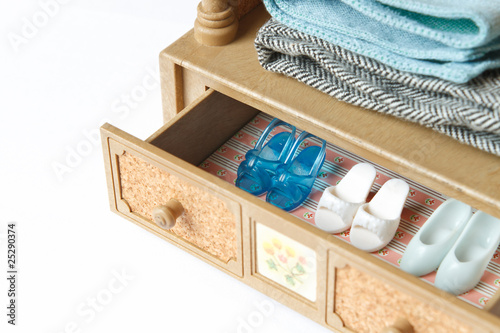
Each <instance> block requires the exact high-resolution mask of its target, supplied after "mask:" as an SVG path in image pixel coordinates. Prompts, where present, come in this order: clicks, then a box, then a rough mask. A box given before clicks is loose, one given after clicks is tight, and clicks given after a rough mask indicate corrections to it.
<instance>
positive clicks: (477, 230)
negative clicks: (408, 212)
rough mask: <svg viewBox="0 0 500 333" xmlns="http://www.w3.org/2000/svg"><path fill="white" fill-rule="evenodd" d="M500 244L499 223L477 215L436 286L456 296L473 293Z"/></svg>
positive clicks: (443, 265) (441, 268) (448, 258)
mask: <svg viewBox="0 0 500 333" xmlns="http://www.w3.org/2000/svg"><path fill="white" fill-rule="evenodd" d="M499 242H500V219H497V218H495V217H493V216H490V215H488V214H486V213H483V212H481V211H478V212H476V213H475V214H474V215H473V216H472V218H471V219H470V221H469V223H467V226H466V227H465V229H464V231H463V232H462V234H461V235H460V237H459V238H458V240H457V241H456V243H455V244H454V245H453V247H452V248H451V250H450V251H449V252H448V254H447V255H446V256H445V257H444V259H443V262H442V263H441V265H440V266H439V269H438V272H437V275H436V281H435V282H434V285H435V286H436V287H438V288H439V289H442V290H444V291H447V292H449V293H452V294H454V295H460V294H463V293H464V292H466V291H469V290H471V289H472V288H474V286H475V285H476V284H477V283H478V282H479V281H480V280H481V277H482V276H483V273H484V270H485V269H486V266H488V263H489V262H490V259H491V257H492V256H493V253H495V250H496V249H497V247H498V243H499Z"/></svg>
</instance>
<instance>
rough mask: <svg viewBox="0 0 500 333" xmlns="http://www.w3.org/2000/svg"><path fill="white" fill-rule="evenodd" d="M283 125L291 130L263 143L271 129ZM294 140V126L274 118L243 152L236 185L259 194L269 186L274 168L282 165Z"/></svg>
mask: <svg viewBox="0 0 500 333" xmlns="http://www.w3.org/2000/svg"><path fill="white" fill-rule="evenodd" d="M280 125H284V126H288V127H289V128H290V129H291V132H281V133H278V134H276V135H274V136H273V137H272V138H270V139H269V141H268V142H267V143H266V144H265V145H264V143H265V141H266V139H267V137H268V136H269V134H270V133H271V131H272V130H273V129H275V128H276V127H278V126H280ZM294 142H295V127H294V126H292V125H290V124H287V123H285V122H283V121H281V120H279V119H277V118H274V119H273V120H272V121H271V122H270V123H269V125H267V127H266V129H265V130H264V132H262V134H261V136H260V138H259V140H258V141H257V143H256V144H255V147H254V148H253V149H251V150H249V151H248V152H247V153H246V154H245V160H244V161H243V162H241V164H240V166H239V167H238V171H237V176H236V183H235V184H236V186H237V187H239V188H241V189H243V190H245V191H247V192H249V193H251V194H253V195H261V194H263V193H265V192H267V191H268V190H269V188H270V187H271V183H272V182H271V178H272V176H273V175H274V174H275V171H276V169H277V168H278V167H279V166H280V165H282V164H283V163H284V161H285V159H286V157H287V156H288V154H289V152H290V149H291V148H292V146H293V143H294Z"/></svg>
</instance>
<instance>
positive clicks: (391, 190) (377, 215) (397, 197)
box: [350, 179, 410, 252]
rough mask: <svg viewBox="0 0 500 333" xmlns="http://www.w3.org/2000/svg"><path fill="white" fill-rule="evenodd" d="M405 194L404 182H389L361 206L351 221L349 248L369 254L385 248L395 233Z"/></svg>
mask: <svg viewBox="0 0 500 333" xmlns="http://www.w3.org/2000/svg"><path fill="white" fill-rule="evenodd" d="M409 190H410V188H409V186H408V184H407V183H406V182H405V181H404V180H401V179H391V180H389V181H387V182H386V183H385V184H384V185H383V186H382V187H381V188H380V190H379V191H378V192H377V194H375V196H374V197H373V199H372V200H371V201H370V202H369V203H366V204H364V205H361V207H359V209H358V211H357V212H356V215H355V216H354V220H353V221H352V227H351V232H350V239H351V243H352V245H354V246H356V247H357V248H358V249H361V250H364V251H368V252H373V251H378V250H380V249H381V248H383V247H384V246H386V245H387V244H389V242H390V241H391V240H392V238H393V237H394V234H395V233H396V230H397V229H398V226H399V221H400V219H401V211H402V210H403V206H404V204H405V201H406V197H407V196H408V191H409Z"/></svg>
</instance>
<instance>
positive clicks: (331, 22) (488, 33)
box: [264, 0, 500, 83]
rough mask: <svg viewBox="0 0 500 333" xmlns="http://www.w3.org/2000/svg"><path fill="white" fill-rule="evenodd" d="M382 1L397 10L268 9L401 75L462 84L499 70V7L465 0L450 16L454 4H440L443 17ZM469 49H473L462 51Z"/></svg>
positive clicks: (270, 4)
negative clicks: (484, 73)
mask: <svg viewBox="0 0 500 333" xmlns="http://www.w3.org/2000/svg"><path fill="white" fill-rule="evenodd" d="M380 1H381V2H387V3H391V5H392V6H393V7H389V6H388V5H386V4H384V3H379V2H376V1H374V0H342V1H341V0H264V3H265V5H266V8H267V9H268V11H269V13H270V14H271V15H272V16H273V17H274V18H276V19H277V20H278V21H280V22H282V23H284V24H286V25H287V26H289V27H291V28H294V29H297V30H299V31H302V32H305V33H308V34H311V35H314V36H317V37H320V38H322V39H324V40H326V41H328V42H331V43H334V44H336V45H339V46H341V47H343V48H345V49H348V50H350V51H353V52H356V53H358V54H362V55H365V56H367V57H371V58H374V59H377V60H379V61H381V62H383V63H385V64H387V65H390V66H392V67H394V68H397V69H400V70H403V71H408V72H412V73H418V74H424V75H431V76H437V77H440V78H443V79H446V80H450V81H454V82H458V83H463V82H467V81H468V80H470V79H471V78H473V77H475V76H477V75H479V74H481V73H482V72H484V71H485V70H487V69H491V68H498V67H500V50H499V49H500V37H498V36H499V35H500V23H499V22H500V6H493V5H490V7H491V8H490V9H491V10H490V11H488V8H489V7H488V6H487V5H484V4H483V5H479V6H473V4H472V0H461V2H464V3H468V4H469V6H467V7H465V8H466V9H465V10H463V11H462V10H451V9H450V11H449V13H448V12H446V11H445V8H446V4H447V3H448V2H450V4H449V6H448V7H449V8H453V6H452V5H451V0H450V1H446V0H438V1H436V3H437V4H438V5H439V6H438V5H437V6H435V7H436V8H438V9H439V10H441V11H439V10H437V9H434V7H433V6H431V5H428V6H425V4H426V1H425V0H419V1H417V0H413V1H410V2H408V3H406V2H403V1H401V2H399V1H397V0H380ZM494 2H495V3H497V2H498V0H495V1H494ZM473 7H477V10H476V11H473V10H472V9H471V8H473ZM402 8H404V9H402ZM428 8H430V9H428ZM424 9H425V10H424ZM412 10H414V11H412ZM433 10H434V11H433ZM423 13H426V14H427V15H424V14H423ZM442 13H445V14H442ZM487 13H489V14H487ZM441 14H442V15H441ZM432 15H434V16H432ZM439 15H441V16H439ZM446 15H450V16H452V17H457V18H453V19H450V18H447V17H446ZM469 17H471V18H469ZM497 21H498V22H497ZM488 23H489V25H488ZM474 27H476V28H474ZM478 27H481V28H478ZM459 32H462V33H459ZM471 35H473V36H475V38H473V37H471ZM445 42H446V43H445ZM458 45H460V46H458ZM465 45H474V47H469V48H463V47H464V46H465Z"/></svg>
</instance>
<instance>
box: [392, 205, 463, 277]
mask: <svg viewBox="0 0 500 333" xmlns="http://www.w3.org/2000/svg"><path fill="white" fill-rule="evenodd" d="M471 216H472V208H471V207H470V206H469V205H466V204H464V203H462V202H460V201H458V200H455V199H448V200H446V201H445V202H444V203H443V204H441V206H439V207H438V209H436V210H435V211H434V213H432V215H431V216H430V217H429V219H428V220H427V221H426V222H425V223H424V225H423V226H422V228H420V230H419V231H418V232H417V233H416V234H415V236H413V238H412V240H411V241H410V243H409V244H408V246H407V247H406V250H405V253H404V254H403V258H402V259H401V265H400V267H401V269H402V270H404V271H406V272H408V273H410V274H413V275H416V276H422V275H426V274H429V273H430V272H432V271H434V270H436V268H438V266H439V264H441V261H443V259H444V257H445V256H446V254H447V253H448V252H449V251H450V249H451V247H452V246H453V244H455V242H456V240H457V239H458V237H459V236H460V234H461V233H462V231H463V230H464V228H465V226H466V225H467V222H468V221H469V220H470V217H471Z"/></svg>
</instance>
